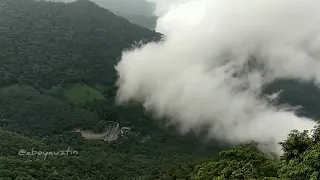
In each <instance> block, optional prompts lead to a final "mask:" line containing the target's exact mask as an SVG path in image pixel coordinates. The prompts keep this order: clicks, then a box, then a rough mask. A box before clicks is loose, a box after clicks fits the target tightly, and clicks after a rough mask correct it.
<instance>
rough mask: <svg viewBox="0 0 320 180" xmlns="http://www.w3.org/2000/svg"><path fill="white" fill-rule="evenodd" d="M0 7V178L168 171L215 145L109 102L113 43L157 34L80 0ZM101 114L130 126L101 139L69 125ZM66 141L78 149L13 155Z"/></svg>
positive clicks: (95, 126)
mask: <svg viewBox="0 0 320 180" xmlns="http://www.w3.org/2000/svg"><path fill="white" fill-rule="evenodd" d="M0 8H1V9H0V126H1V130H0V150H1V153H0V166H1V168H0V179H8V180H9V179H28V180H29V179H37V180H39V179H40V180H41V179H52V180H53V179H55V180H57V179H65V180H69V179H77V180H78V179H81V180H82V179H115V180H118V179H154V178H153V177H155V176H162V177H170V176H174V175H175V174H178V175H181V174H179V172H180V171H178V170H179V169H180V167H183V168H185V171H186V172H189V170H190V167H193V165H194V164H197V163H198V162H203V161H204V160H205V159H206V158H207V157H209V155H210V156H211V155H213V154H215V151H219V148H215V149H214V150H212V148H210V147H207V146H204V145H203V144H201V143H199V142H198V141H197V140H196V138H195V136H194V135H192V134H189V135H188V136H187V137H182V136H180V135H178V134H177V133H175V131H173V130H169V129H165V128H162V127H160V126H159V125H157V123H156V122H155V121H153V120H152V118H151V117H150V116H148V115H147V114H145V113H144V112H143V109H142V108H141V107H140V106H139V105H131V106H126V107H121V106H115V92H116V89H115V87H114V84H115V80H116V73H115V70H114V65H115V64H116V63H117V61H118V59H119V57H120V56H121V52H122V50H124V49H127V48H130V47H131V46H132V45H133V44H134V43H135V42H139V41H152V40H159V39H160V35H159V34H157V33H155V32H153V31H150V30H148V29H145V28H142V27H140V26H137V25H134V24H131V23H130V22H129V21H127V20H126V19H124V18H121V17H118V16H116V15H114V14H113V13H111V12H109V11H107V10H105V9H103V8H100V7H99V6H97V5H95V4H94V3H92V2H90V1H87V0H79V1H77V2H74V3H70V4H64V3H52V2H44V1H39V2H37V1H33V0H14V1H12V0H0ZM105 121H117V122H119V123H120V124H121V126H129V127H131V128H132V131H133V132H134V135H131V136H129V137H128V138H120V139H119V140H117V141H116V142H113V143H106V142H103V141H100V140H93V141H85V140H83V139H82V138H81V136H80V134H77V133H73V132H71V131H72V129H74V128H78V127H81V128H82V129H88V130H93V131H97V132H98V131H101V124H103V122H105ZM147 137H149V138H147ZM69 147H70V149H72V150H75V151H77V152H78V154H73V155H68V156H66V155H55V156H52V155H51V156H50V155H49V156H47V157H46V159H44V156H37V155H30V156H26V155H24V156H19V155H18V152H19V151H20V150H21V149H25V150H26V151H28V152H32V150H33V151H45V152H46V151H52V152H53V151H55V152H59V151H62V150H67V149H68V148H69ZM188 168H189V169H188ZM184 174H186V173H183V175H184ZM165 179H168V178H165Z"/></svg>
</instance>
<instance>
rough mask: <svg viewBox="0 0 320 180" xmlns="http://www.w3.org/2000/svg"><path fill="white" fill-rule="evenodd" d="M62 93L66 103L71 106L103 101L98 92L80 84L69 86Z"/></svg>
mask: <svg viewBox="0 0 320 180" xmlns="http://www.w3.org/2000/svg"><path fill="white" fill-rule="evenodd" d="M64 93H65V95H66V97H67V99H68V101H69V102H71V103H73V104H85V103H87V102H89V103H90V102H93V101H97V100H104V99H105V98H104V96H103V95H102V94H101V93H100V92H98V91H96V90H95V89H93V88H91V87H90V86H88V85H86V84H82V83H77V84H71V85H70V87H69V88H67V89H66V90H65V92H64Z"/></svg>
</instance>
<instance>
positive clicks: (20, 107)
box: [0, 85, 99, 136]
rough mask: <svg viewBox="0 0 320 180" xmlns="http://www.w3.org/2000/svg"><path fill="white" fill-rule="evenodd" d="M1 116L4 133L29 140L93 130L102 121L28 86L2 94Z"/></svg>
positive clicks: (0, 94)
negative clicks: (17, 135) (73, 129)
mask: <svg viewBox="0 0 320 180" xmlns="http://www.w3.org/2000/svg"><path fill="white" fill-rule="evenodd" d="M0 114H1V115H2V117H3V118H4V119H6V121H2V122H1V126H2V127H4V128H5V129H8V130H11V131H15V132H19V133H23V134H26V135H28V136H45V135H52V134H59V133H62V132H63V131H70V130H71V129H72V128H74V127H77V126H82V127H87V128H89V127H92V126H93V125H95V124H96V123H97V122H99V117H98V116H97V115H96V114H94V113H91V112H88V111H85V110H83V109H79V108H74V107H72V106H70V105H68V104H66V103H63V102H61V101H58V100H56V99H54V98H52V97H49V96H46V95H44V94H40V93H39V92H38V91H36V90H35V89H33V88H31V87H29V86H19V85H14V86H10V87H6V88H3V89H1V90H0Z"/></svg>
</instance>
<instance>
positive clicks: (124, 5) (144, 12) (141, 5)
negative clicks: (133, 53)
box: [46, 0, 157, 29]
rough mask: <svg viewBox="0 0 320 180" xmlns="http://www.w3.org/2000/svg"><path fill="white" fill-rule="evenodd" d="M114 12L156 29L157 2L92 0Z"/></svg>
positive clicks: (131, 20)
mask: <svg viewBox="0 0 320 180" xmlns="http://www.w3.org/2000/svg"><path fill="white" fill-rule="evenodd" d="M46 1H51V2H66V3H68V2H74V1H76V0H46ZM91 1H92V2H95V3H96V4H98V5H99V6H101V7H103V8H106V9H108V10H110V11H112V12H113V13H115V14H117V15H119V16H122V17H125V18H126V19H128V20H129V21H130V22H132V23H134V24H138V25H140V26H142V27H146V28H149V29H154V28H155V24H156V19H157V17H156V16H155V15H154V13H153V12H154V9H155V4H154V3H152V2H148V1H146V0H91Z"/></svg>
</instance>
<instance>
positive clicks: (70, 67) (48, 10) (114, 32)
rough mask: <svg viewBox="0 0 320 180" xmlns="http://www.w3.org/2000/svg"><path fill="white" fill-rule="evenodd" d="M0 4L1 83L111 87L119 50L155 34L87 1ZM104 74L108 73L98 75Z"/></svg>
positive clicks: (47, 86)
mask: <svg viewBox="0 0 320 180" xmlns="http://www.w3.org/2000/svg"><path fill="white" fill-rule="evenodd" d="M1 2H2V7H3V10H1V11H0V16H1V17H2V18H1V19H0V24H1V28H0V34H1V36H0V49H1V50H0V51H1V52H0V53H1V56H0V59H1V66H2V69H3V70H2V74H1V76H0V77H1V78H0V82H1V83H0V84H1V85H8V84H10V83H12V82H21V81H26V82H27V83H28V84H29V85H31V86H34V87H35V86H38V87H40V86H41V87H46V88H50V87H51V86H53V85H57V84H59V83H62V82H77V81H85V82H90V83H96V82H99V83H103V84H109V85H110V84H113V83H114V80H115V77H116V76H115V75H116V74H115V73H111V71H112V72H114V68H113V65H114V64H115V62H116V60H117V58H118V57H119V55H120V54H121V51H122V50H123V49H126V48H130V47H131V46H132V44H133V43H134V42H136V41H141V40H147V41H150V40H152V39H154V38H155V37H156V36H157V34H156V33H155V32H152V31H150V30H148V29H145V28H142V27H140V26H138V25H134V24H131V23H129V21H127V20H126V19H124V18H121V17H118V16H116V15H114V14H113V13H111V12H110V11H107V10H105V9H103V8H100V7H98V6H97V5H96V4H94V3H92V2H91V1H88V0H79V1H77V2H74V3H70V4H64V3H47V2H41V1H40V2H36V1H21V0H15V1H7V0H1ZM93 12H94V13H93ZM105 72H110V73H109V75H110V76H105V77H104V76H101V74H103V73H105Z"/></svg>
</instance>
